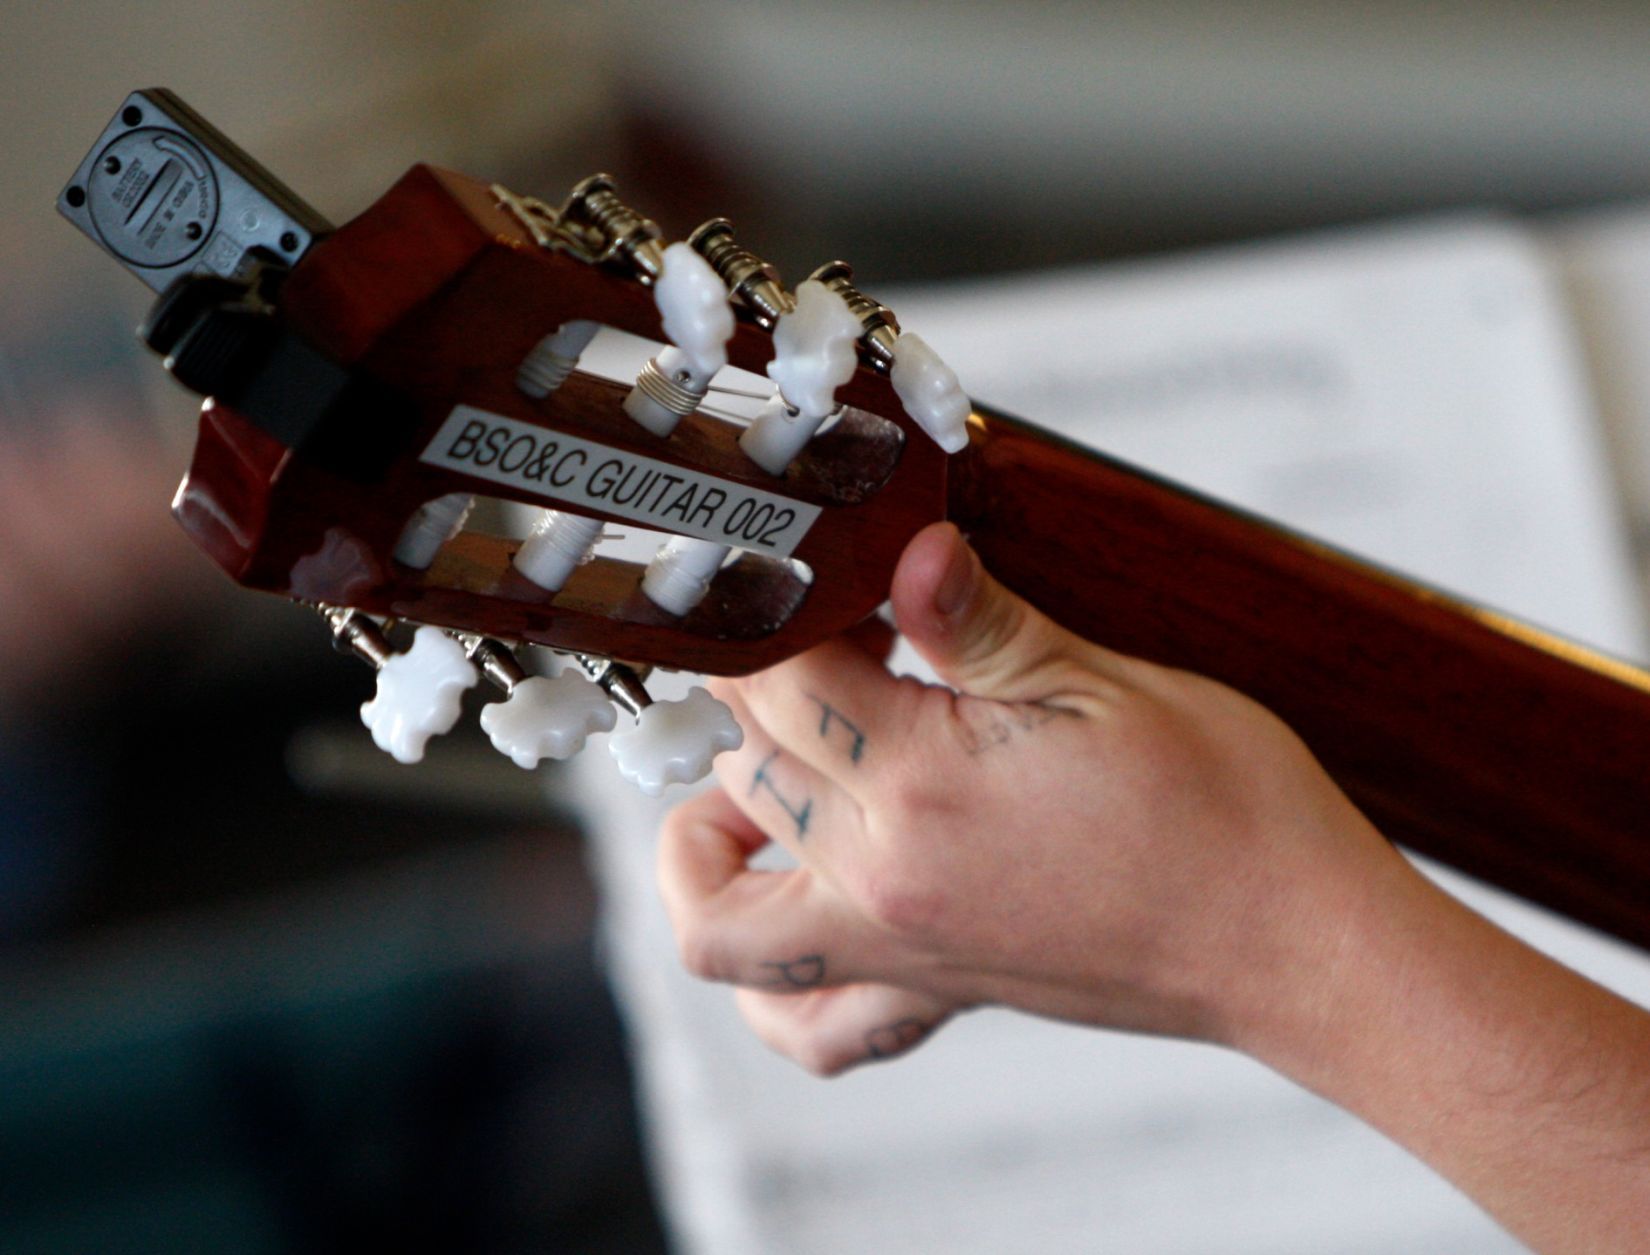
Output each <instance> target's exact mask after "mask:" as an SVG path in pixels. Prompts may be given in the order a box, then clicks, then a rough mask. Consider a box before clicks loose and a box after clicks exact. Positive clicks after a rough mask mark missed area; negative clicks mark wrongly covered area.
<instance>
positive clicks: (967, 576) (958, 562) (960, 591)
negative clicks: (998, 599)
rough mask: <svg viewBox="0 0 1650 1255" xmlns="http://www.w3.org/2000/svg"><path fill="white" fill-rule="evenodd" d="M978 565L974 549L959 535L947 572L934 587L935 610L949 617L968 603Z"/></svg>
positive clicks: (954, 542) (947, 565) (953, 544)
mask: <svg viewBox="0 0 1650 1255" xmlns="http://www.w3.org/2000/svg"><path fill="white" fill-rule="evenodd" d="M977 566H978V563H977V562H976V561H975V558H974V551H973V550H972V549H970V548H969V547H968V546H967V545H966V544H965V543H963V539H962V537H961V536H959V537H957V539H956V540H955V541H953V542H952V545H951V561H950V562H949V563H947V564H946V568H945V574H944V575H942V576H941V577H940V582H939V586H938V587H937V588H935V589H934V609H935V610H937V611H938V612H939V613H940V614H942V615H946V616H947V617H949V616H951V615H954V614H956V613H957V612H958V611H960V610H961V609H962V608H963V607H964V606H965V605H967V604H968V598H969V595H970V594H971V593H973V591H974V585H975V583H976V567H977Z"/></svg>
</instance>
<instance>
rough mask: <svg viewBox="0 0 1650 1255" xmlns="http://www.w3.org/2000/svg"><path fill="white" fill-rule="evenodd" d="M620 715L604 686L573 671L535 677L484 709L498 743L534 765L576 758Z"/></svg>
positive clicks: (519, 762) (520, 762) (523, 763)
mask: <svg viewBox="0 0 1650 1255" xmlns="http://www.w3.org/2000/svg"><path fill="white" fill-rule="evenodd" d="M617 719H618V716H617V715H616V714H615V712H614V710H613V702H612V701H611V700H610V699H609V698H608V696H607V694H606V693H604V692H602V688H601V685H599V684H596V683H595V682H593V681H591V680H587V679H585V678H584V676H582V675H578V674H576V673H574V672H572V671H563V672H562V673H561V674H560V675H558V676H555V677H551V676H544V675H535V676H529V677H528V678H527V679H525V680H522V681H521V682H520V683H519V684H517V685H516V686H515V688H513V689H512V690H510V696H509V697H507V698H506V699H505V700H504V701H502V702H493V703H492V704H491V705H488V706H483V707H482V708H481V730H482V731H483V732H485V733H486V734H487V735H488V736H489V737H491V738H492V741H493V748H494V749H496V750H497V751H498V752H499V753H500V754H503V755H505V756H506V757H508V758H509V759H510V761H511V762H513V763H515V765H516V766H518V767H525V768H528V769H529V770H530V769H532V768H534V767H536V766H538V764H539V760H540V759H543V758H571V757H573V755H574V754H577V753H578V752H579V751H580V750H582V749H583V748H584V741H585V738H586V737H588V736H590V735H591V734H592V733H594V732H611V731H613V725H614V723H615V722H617Z"/></svg>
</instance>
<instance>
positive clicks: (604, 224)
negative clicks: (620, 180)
mask: <svg viewBox="0 0 1650 1255" xmlns="http://www.w3.org/2000/svg"><path fill="white" fill-rule="evenodd" d="M556 233H557V234H558V235H559V236H561V237H563V238H564V240H565V241H566V242H567V243H569V244H571V245H572V246H573V249H572V251H573V252H574V255H575V256H580V257H582V258H583V259H584V260H586V261H592V262H612V261H615V260H617V259H618V258H621V257H622V258H624V259H626V260H627V261H628V262H629V263H630V264H631V265H632V266H633V267H635V270H636V274H637V275H638V276H639V277H640V278H641V279H642V281H643V282H652V281H654V280H656V279H658V277H659V273H660V271H661V270H663V268H664V259H663V257H662V256H661V250H660V248H659V227H658V224H657V223H655V222H654V221H653V220H652V219H650V218H645V217H643V216H642V215H641V214H639V213H637V212H636V211H635V210H634V209H632V208H631V207H630V206H629V205H627V204H625V203H624V202H623V201H622V200H620V199H619V193H618V190H617V188H616V186H615V185H614V182H613V180H612V178H611V177H610V176H608V175H605V174H593V175H591V176H590V177H589V178H587V179H581V180H579V182H578V183H577V184H575V185H574V187H573V190H572V192H571V193H570V194H569V195H568V197H567V203H566V204H564V205H563V206H562V207H561V210H560V212H559V213H558V214H557V215H556Z"/></svg>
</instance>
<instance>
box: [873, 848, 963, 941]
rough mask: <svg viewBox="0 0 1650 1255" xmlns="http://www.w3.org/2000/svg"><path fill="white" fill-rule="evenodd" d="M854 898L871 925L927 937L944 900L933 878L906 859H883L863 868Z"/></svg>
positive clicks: (940, 917)
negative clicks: (857, 899)
mask: <svg viewBox="0 0 1650 1255" xmlns="http://www.w3.org/2000/svg"><path fill="white" fill-rule="evenodd" d="M857 890H858V897H859V900H860V903H861V905H862V909H863V910H864V911H865V914H866V915H867V916H869V917H870V919H871V921H872V922H873V923H875V924H877V925H879V926H880V927H882V928H884V929H886V930H888V931H889V932H893V933H902V934H908V935H919V936H920V935H927V934H930V933H933V932H934V931H936V930H937V928H938V927H939V925H940V923H941V922H942V920H943V917H944V910H945V898H944V893H943V890H942V889H941V888H940V885H939V881H938V878H937V877H934V876H931V875H929V874H927V873H926V872H925V871H924V870H923V869H922V868H920V867H917V866H916V865H914V864H913V863H912V862H911V861H910V860H909V859H906V858H886V859H883V860H881V862H880V863H878V864H877V865H875V866H871V867H867V868H865V869H864V870H863V871H862V872H861V875H860V877H859V883H858V885H857Z"/></svg>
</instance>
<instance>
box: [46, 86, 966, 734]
mask: <svg viewBox="0 0 1650 1255" xmlns="http://www.w3.org/2000/svg"><path fill="white" fill-rule="evenodd" d="M155 132H158V134H156V133H155ZM225 154H227V155H225ZM144 160H148V162H149V168H148V169H147V170H146V171H144V172H141V173H138V174H136V175H134V173H133V165H134V163H137V164H139V165H141V163H142V162H143V161H144ZM122 166H124V169H122ZM237 179H238V180H239V181H240V182H239V183H238V184H237V183H235V180H237ZM243 184H244V187H243V186H241V185H243ZM232 185H233V186H232ZM246 188H251V189H252V192H251V193H247V192H246V190H245V189H246ZM260 190H261V191H263V192H264V193H265V195H266V198H267V200H268V206H267V207H261V206H260V205H258V204H257V203H255V201H256V193H257V192H258V191H260ZM231 191H235V192H239V193H240V194H241V195H240V199H238V200H237V199H234V198H233V197H232V196H231V195H230V193H231ZM249 197H250V199H249ZM60 207H61V208H62V210H63V212H64V213H65V214H66V215H67V216H69V217H71V218H72V219H74V220H75V221H76V222H77V225H80V226H81V228H82V229H83V230H86V231H87V233H88V234H89V235H92V236H93V238H94V239H96V240H98V242H100V243H102V244H103V245H104V246H105V247H106V248H108V249H109V250H110V251H111V252H113V253H115V254H116V256H117V257H119V258H120V259H121V260H122V261H124V262H125V263H126V264H127V265H128V267H129V268H131V269H134V270H136V271H139V272H140V273H143V274H144V277H145V278H146V280H147V281H149V282H150V283H151V284H152V286H156V287H157V288H158V287H160V286H162V283H161V280H160V278H157V277H156V276H157V275H159V276H161V277H162V278H164V279H165V280H166V286H165V293H164V295H163V296H162V298H161V300H160V302H159V303H158V304H157V306H156V308H155V311H154V312H153V313H152V314H151V315H150V318H149V319H148V320H147V322H146V324H145V327H144V329H143V334H144V335H145V338H146V339H147V340H148V341H149V343H150V344H151V346H152V347H154V348H156V349H157V351H159V352H161V353H163V354H164V355H165V356H166V358H167V364H168V366H169V367H170V368H171V369H172V370H173V372H174V374H175V375H177V376H178V378H180V380H182V381H183V382H185V383H186V384H188V385H189V386H191V387H193V388H194V389H195V390H196V391H198V392H201V393H202V394H203V395H205V396H206V398H207V400H206V403H205V405H204V406H203V409H202V413H201V418H200V428H199V437H198V441H197V444H196V447H195V452H194V457H193V461H192V464H191V466H190V468H189V472H188V475H187V476H186V478H185V479H184V481H183V483H182V485H181V486H180V488H179V489H178V493H177V496H176V499H175V500H174V503H173V512H174V514H175V515H176V517H177V518H178V520H179V522H180V523H181V524H182V525H183V527H184V529H185V530H186V531H187V532H188V533H189V535H190V536H191V537H192V538H193V539H194V540H195V542H196V543H197V544H198V545H200V547H201V548H202V549H204V550H205V551H206V552H207V553H208V554H209V555H210V556H211V557H212V558H213V559H214V560H215V561H216V562H217V563H218V564H219V565H220V566H221V567H222V568H223V569H224V570H225V571H226V572H228V574H229V575H230V576H231V577H232V578H234V579H235V580H236V581H237V582H239V583H241V584H244V585H246V586H248V587H252V588H259V589H264V590H267V591H270V592H275V593H280V594H283V595H285V596H288V597H291V598H294V599H296V600H299V601H301V602H305V603H311V604H314V605H317V606H319V607H321V608H323V610H324V611H325V612H326V613H327V614H328V615H329V616H331V618H330V621H331V623H332V625H333V627H334V629H335V632H337V633H338V634H339V635H340V638H341V639H345V640H346V643H349V644H351V645H352V647H354V648H356V649H357V652H361V653H363V654H364V655H365V656H368V657H369V658H372V655H373V653H374V652H377V653H380V654H382V653H383V652H384V650H383V647H382V646H381V645H376V644H371V643H370V642H368V643H363V642H364V641H366V635H363V634H367V635H370V632H369V628H370V623H367V624H363V623H362V622H361V616H371V617H372V619H373V620H395V621H400V622H410V623H415V624H426V625H432V626H434V627H436V628H440V629H446V630H448V631H449V632H450V633H452V634H456V636H457V639H459V640H460V641H461V642H466V643H467V644H466V648H467V649H468V651H469V653H470V654H471V656H472V657H476V655H477V650H478V649H479V648H480V647H481V646H480V645H478V642H481V643H482V644H485V646H486V647H487V649H490V650H493V656H494V657H497V656H500V655H499V652H498V651H499V650H501V649H502V648H503V646H502V645H500V644H499V643H500V642H505V643H521V642H526V643H532V644H536V645H542V646H548V647H550V648H552V649H556V650H561V651H567V652H570V653H574V654H577V655H585V656H589V657H597V658H600V659H608V660H623V661H624V662H625V663H628V664H633V665H634V664H640V665H642V666H657V667H665V668H680V669H686V670H693V671H702V672H708V673H712V674H721V675H736V674H743V673H746V672H750V671H753V670H757V669H759V668H762V667H765V666H768V665H771V664H772V663H775V662H777V661H780V660H782V659H784V658H786V657H789V656H791V655H793V654H795V653H798V652H800V651H802V650H805V649H807V648H809V647H810V646H812V645H815V644H817V643H819V642H821V641H823V640H826V639H828V638H829V637H831V636H834V635H836V634H837V633H839V632H841V631H842V630H844V629H845V628H847V627H849V626H851V625H852V624H854V623H856V622H858V621H859V620H860V619H862V618H864V617H865V616H866V615H868V614H870V613H871V612H872V611H873V610H874V609H875V608H876V607H877V606H878V605H879V604H880V603H881V601H882V600H883V599H884V597H885V596H886V593H887V588H888V584H889V579H890V576H891V575H892V571H893V567H894V564H895V561H896V560H897V558H898V556H899V554H900V552H901V550H902V549H903V547H904V545H905V543H906V541H907V540H909V538H910V537H911V536H912V535H913V534H914V533H915V532H916V531H917V530H918V529H919V528H921V527H922V526H923V525H924V524H926V523H928V522H931V521H933V520H935V519H939V518H942V517H944V514H945V503H946V457H947V453H946V449H950V450H953V451H954V450H955V449H956V448H958V447H960V446H961V444H963V443H966V436H965V435H964V434H963V422H964V418H965V416H966V414H967V411H968V406H967V403H966V400H964V399H963V398H962V395H961V393H960V391H958V390H957V388H956V385H955V377H954V376H951V375H950V373H949V372H948V371H946V370H945V369H944V367H943V365H941V364H939V363H938V359H936V358H933V356H932V354H931V352H930V351H929V350H927V347H926V345H923V344H921V342H920V341H919V340H917V339H916V337H913V336H901V335H900V332H899V327H898V323H897V321H895V319H894V318H893V315H892V313H891V312H890V311H888V310H887V309H885V308H884V307H882V306H881V305H879V304H878V303H877V302H875V301H874V300H871V299H870V298H868V297H865V296H864V295H863V294H861V293H859V292H858V291H857V290H855V289H854V287H853V286H852V282H851V272H849V270H848V268H847V267H846V266H845V265H843V264H842V263H832V264H830V265H829V266H826V267H822V268H821V269H820V270H819V271H817V272H816V273H815V276H814V277H813V278H812V279H811V280H810V281H808V282H805V283H802V284H799V285H798V286H797V289H796V291H794V292H793V291H791V290H788V289H786V288H785V287H784V286H783V284H782V283H781V282H780V280H779V277H778V275H777V274H776V273H775V272H774V271H773V269H772V268H771V267H769V266H766V265H765V264H764V263H762V262H761V261H760V260H759V259H757V258H756V257H754V256H753V255H752V254H751V253H749V252H747V251H746V250H745V249H744V248H743V247H741V245H740V244H739V242H737V241H736V240H735V238H734V236H733V233H732V228H731V226H730V225H729V224H727V223H726V222H724V221H722V220H714V221H712V222H710V223H706V224H704V225H703V226H701V227H700V228H698V229H697V230H696V231H693V232H691V233H689V234H688V236H687V238H686V239H685V240H684V241H683V242H680V243H675V244H667V243H666V242H665V240H664V238H663V236H662V234H661V232H660V231H659V228H658V227H656V226H655V225H654V224H653V223H652V222H651V221H650V220H648V219H647V218H645V217H643V216H642V215H641V214H639V213H637V212H635V211H633V210H631V209H630V208H629V207H628V206H626V205H625V204H624V203H623V202H622V201H621V200H620V199H619V196H618V194H617V191H616V189H615V188H614V187H613V185H612V183H611V181H610V180H607V179H606V178H605V177H603V176H596V177H594V178H591V179H587V180H585V181H584V182H583V183H581V184H579V185H578V187H576V188H575V189H574V190H573V192H572V194H571V195H569V196H568V197H567V199H566V200H565V201H563V202H562V203H560V204H559V205H555V206H552V205H549V204H547V203H545V202H542V201H539V200H536V199H531V198H528V197H523V196H518V195H516V194H514V193H512V192H510V191H507V190H506V189H504V188H502V187H499V186H498V185H496V184H491V183H487V182H483V181H479V180H476V179H472V178H467V177H465V176H463V175H459V174H454V173H451V172H449V171H445V170H439V169H435V168H433V167H429V166H415V167H414V168H413V169H412V170H410V171H409V172H408V173H407V174H406V175H405V176H403V177H402V178H401V179H400V180H399V181H398V182H397V183H396V184H395V185H394V186H393V187H391V188H390V189H389V191H388V192H386V193H385V194H384V195H383V196H382V197H381V198H380V199H379V200H378V201H377V202H376V203H375V204H373V205H372V206H371V207H370V208H369V209H367V210H366V211H365V212H364V213H362V214H361V215H360V216H359V217H357V218H356V219H354V220H353V221H351V222H349V223H347V224H345V225H344V226H342V227H340V228H338V229H337V230H335V231H334V230H330V229H329V228H327V226H326V224H325V222H324V220H322V219H320V218H319V216H318V215H315V214H314V213H313V211H311V210H308V209H307V207H305V206H303V204H302V202H301V201H298V200H297V198H296V197H292V196H291V194H290V193H288V192H286V191H285V189H284V188H282V187H281V186H280V185H279V184H278V183H275V182H274V180H273V179H271V178H269V177H268V176H267V174H266V173H265V172H262V171H261V170H260V169H258V168H257V167H256V166H255V164H254V163H251V161H250V159H249V158H246V157H245V155H244V154H242V153H240V152H239V150H238V149H233V148H232V146H229V145H228V142H227V141H226V140H224V139H223V137H222V136H221V135H219V134H218V133H217V132H215V131H212V130H211V128H210V127H208V126H206V124H205V123H204V122H203V121H202V120H201V119H199V117H198V115H195V114H193V113H192V112H191V111H188V110H187V106H183V105H182V104H181V102H178V101H177V100H176V98H175V97H172V96H170V94H169V93H164V92H149V93H136V94H134V96H132V97H130V98H129V99H128V101H127V103H126V105H125V106H124V107H123V109H122V111H121V113H120V114H118V115H117V117H116V119H115V121H114V122H112V123H111V124H110V129H109V130H108V131H106V132H105V135H104V137H103V138H102V139H101V140H100V141H99V143H98V145H97V146H96V147H94V149H93V150H92V152H91V153H90V154H89V155H88V157H87V159H86V161H85V162H83V163H82V166H81V169H80V170H79V171H77V173H76V176H75V179H74V180H72V181H71V183H70V184H69V186H68V187H67V188H66V189H65V192H64V194H63V198H62V200H61V202H60ZM280 214H284V215H285V219H284V220H283V222H282V223H281V224H279V225H281V226H282V227H283V228H284V230H283V231H282V232H280V233H277V234H275V235H274V236H273V237H272V239H271V240H270V241H265V240H263V239H262V235H263V234H268V233H269V230H270V227H269V223H270V221H272V220H273V219H274V218H275V217H277V216H278V215H280ZM111 224H114V225H111ZM117 236H118V238H116V237H117ZM300 236H301V238H300ZM300 245H301V247H300ZM146 249H147V250H148V252H147V253H146V252H145V250H146ZM150 254H152V256H151V255H150ZM602 327H608V328H613V329H615V330H617V331H621V332H626V333H629V334H631V335H634V336H640V337H643V338H645V339H647V340H649V341H654V342H657V343H658V344H659V345H660V352H659V353H658V354H656V355H655V356H654V357H653V359H652V360H651V361H650V362H649V363H648V365H647V367H645V368H644V369H643V370H642V371H641V373H640V376H639V378H638V379H636V380H634V381H629V382H625V381H620V382H615V381H613V380H611V379H605V378H601V377H599V376H597V375H594V374H591V373H587V372H586V371H584V370H581V369H579V365H578V358H579V355H580V353H581V352H583V351H584V349H585V347H586V345H587V344H588V343H589V340H590V337H591V335H592V334H593V333H594V332H595V331H596V330H597V329H599V328H602ZM724 363H725V364H727V365H731V366H732V367H735V368H738V369H741V370H743V371H747V372H750V373H751V374H753V375H756V376H759V377H760V376H771V377H772V378H773V379H776V380H778V381H779V387H778V388H776V389H775V392H774V397H773V398H772V399H770V400H769V401H768V403H767V404H766V406H765V407H764V409H763V412H762V414H761V415H760V416H759V417H758V418H757V419H756V421H755V422H753V423H746V422H740V421H735V420H732V419H730V418H729V417H727V416H726V415H725V414H724V413H723V412H722V411H721V410H720V409H719V408H718V407H717V406H715V405H714V404H713V402H714V400H715V398H714V397H711V398H710V399H709V400H707V389H713V388H714V387H715V384H714V382H713V379H714V377H715V375H716V373H717V371H718V370H719V369H720V368H721V366H722V365H723V364H724ZM770 367H771V369H770ZM896 385H898V391H896ZM902 397H903V399H902ZM913 413H915V414H916V415H918V417H919V418H920V419H921V420H922V423H921V424H919V422H918V421H916V420H914V419H913V417H912V414H913ZM924 426H927V427H928V428H929V429H930V430H932V431H933V432H934V433H935V438H933V439H931V438H930V436H929V435H928V434H927V433H926V432H925V430H924ZM815 428H818V431H817V433H816V432H815ZM941 442H943V443H944V445H945V448H942V447H941ZM478 498H495V499H501V500H504V501H508V502H514V503H518V504H520V505H522V506H527V507H533V508H536V509H538V510H541V511H544V512H545V513H544V514H543V515H542V516H541V517H540V520H539V523H538V524H537V525H536V526H535V528H534V529H533V532H532V534H531V535H529V536H528V537H527V538H525V539H523V538H521V537H516V536H508V535H496V534H488V533H487V532H484V531H482V530H480V529H477V528H470V527H466V526H465V521H466V519H467V517H468V516H469V514H470V506H471V504H472V503H473V502H474V501H475V500H476V499H478ZM608 530H613V531H625V532H630V533H633V534H634V533H635V532H637V531H638V530H641V531H644V532H653V533H658V536H657V539H658V541H659V543H660V552H659V553H658V555H657V556H656V557H655V558H654V559H653V560H652V562H651V563H645V564H644V563H640V562H637V561H634V560H631V559H628V558H625V557H620V556H613V555H610V554H607V553H604V552H603V549H602V546H601V544H600V537H601V535H602V533H603V532H604V531H608ZM350 611H353V612H356V614H355V615H354V616H351V615H350V614H349V613H348V612H350ZM346 624H350V625H352V626H351V627H349V629H348V630H346V628H345V625H346ZM373 660H374V661H375V662H379V663H381V662H382V661H383V659H382V658H377V659H373ZM484 669H485V667H484ZM590 669H591V670H592V672H594V673H596V674H598V675H602V676H604V677H605V678H606V680H607V681H608V687H609V690H610V692H611V691H614V690H613V687H612V675H611V673H610V670H609V669H607V668H605V667H604V666H603V665H600V664H594V663H593V664H591V665H590ZM495 678H496V677H495ZM626 683H628V682H626ZM501 686H503V687H506V688H507V689H513V688H514V687H515V683H514V682H509V683H503V682H501ZM623 687H625V685H624V684H621V685H620V688H623ZM628 704H630V705H632V706H637V705H640V704H645V697H643V698H641V699H639V700H636V699H634V697H633V700H632V701H630V702H629V703H628ZM579 739H580V740H582V736H581V737H580V738H579Z"/></svg>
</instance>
